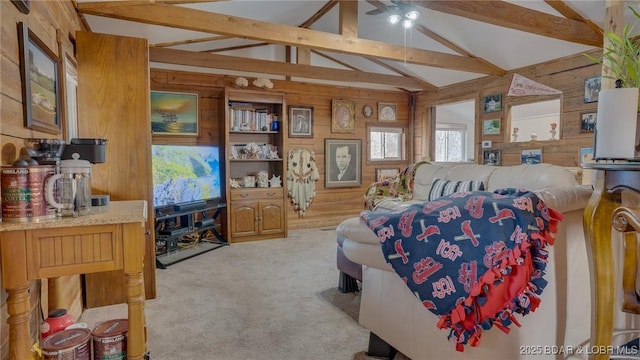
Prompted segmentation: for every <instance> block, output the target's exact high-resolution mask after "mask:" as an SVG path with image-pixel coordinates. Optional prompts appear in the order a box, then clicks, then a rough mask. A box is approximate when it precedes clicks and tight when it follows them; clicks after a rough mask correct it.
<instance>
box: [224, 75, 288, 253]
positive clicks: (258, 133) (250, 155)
mask: <svg viewBox="0 0 640 360" xmlns="http://www.w3.org/2000/svg"><path fill="white" fill-rule="evenodd" d="M223 109H224V113H225V128H224V132H225V144H226V148H227V152H226V153H227V156H225V158H226V160H225V174H226V176H227V180H228V181H227V189H226V191H227V193H226V195H227V202H228V211H227V232H228V234H227V239H228V241H229V242H238V241H250V240H261V239H271V238H277V237H286V236H287V219H286V213H285V209H286V206H285V197H286V189H285V186H286V181H285V156H286V155H285V135H284V134H286V133H287V131H286V123H287V121H286V116H287V115H286V105H285V99H284V95H283V94H279V93H274V92H265V91H252V90H241V89H229V88H228V89H226V90H225V97H224V104H223ZM273 121H278V122H279V124H278V125H279V126H278V129H277V130H276V131H274V130H272V126H271V122H273ZM249 144H255V145H256V146H257V149H258V150H257V151H249V150H250V148H251V146H250V145H249ZM254 150H255V149H254ZM276 154H277V155H276ZM274 155H275V156H274ZM259 172H263V173H264V172H266V173H267V174H268V178H269V179H271V178H272V177H273V176H279V177H280V179H281V186H280V187H264V186H261V185H264V183H262V184H260V183H256V184H250V183H252V182H253V181H244V180H245V177H251V176H253V177H255V179H257V178H258V173H259ZM230 179H234V180H236V181H235V183H238V184H241V185H242V187H239V188H232V185H231V184H232V183H234V182H232V181H229V180H230ZM251 185H253V186H251Z"/></svg>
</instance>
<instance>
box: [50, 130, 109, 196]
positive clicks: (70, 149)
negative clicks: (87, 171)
mask: <svg viewBox="0 0 640 360" xmlns="http://www.w3.org/2000/svg"><path fill="white" fill-rule="evenodd" d="M106 144H107V139H89V138H73V139H71V140H70V141H69V144H67V145H65V146H64V151H63V152H62V155H61V157H60V158H61V160H62V161H64V160H72V159H76V158H75V156H74V154H78V155H79V159H82V160H86V161H88V162H90V163H91V164H101V163H104V162H105V154H106ZM108 204H109V195H91V206H103V205H108Z"/></svg>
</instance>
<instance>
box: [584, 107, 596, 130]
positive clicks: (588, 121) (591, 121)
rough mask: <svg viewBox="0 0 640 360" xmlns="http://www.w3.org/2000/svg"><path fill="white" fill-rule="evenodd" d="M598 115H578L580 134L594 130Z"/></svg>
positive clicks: (592, 113) (590, 113) (594, 113)
mask: <svg viewBox="0 0 640 360" xmlns="http://www.w3.org/2000/svg"><path fill="white" fill-rule="evenodd" d="M597 115H598V113H596V112H585V113H581V114H580V120H581V121H580V132H593V131H594V130H595V129H596V118H597Z"/></svg>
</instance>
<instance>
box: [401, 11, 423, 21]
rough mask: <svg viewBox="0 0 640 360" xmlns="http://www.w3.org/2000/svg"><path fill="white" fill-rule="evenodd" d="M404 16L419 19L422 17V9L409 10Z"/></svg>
mask: <svg viewBox="0 0 640 360" xmlns="http://www.w3.org/2000/svg"><path fill="white" fill-rule="evenodd" d="M404 16H405V17H406V18H407V19H409V20H417V19H418V18H419V17H420V11H418V10H415V9H414V10H409V11H407V13H406V14H404Z"/></svg>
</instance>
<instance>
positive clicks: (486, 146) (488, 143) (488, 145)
mask: <svg viewBox="0 0 640 360" xmlns="http://www.w3.org/2000/svg"><path fill="white" fill-rule="evenodd" d="M492 145H493V142H492V141H491V140H484V141H483V142H482V148H483V149H491V146H492Z"/></svg>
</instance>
